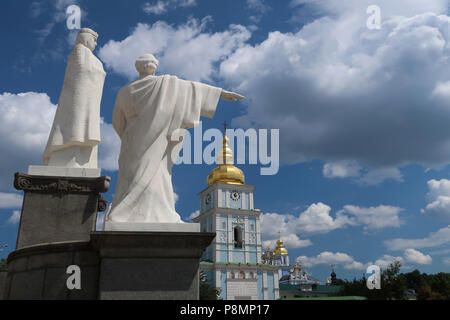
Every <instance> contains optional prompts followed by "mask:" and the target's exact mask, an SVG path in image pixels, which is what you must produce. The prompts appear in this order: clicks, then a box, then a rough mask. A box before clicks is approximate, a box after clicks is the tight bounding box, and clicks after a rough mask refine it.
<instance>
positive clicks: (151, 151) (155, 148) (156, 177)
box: [106, 75, 222, 223]
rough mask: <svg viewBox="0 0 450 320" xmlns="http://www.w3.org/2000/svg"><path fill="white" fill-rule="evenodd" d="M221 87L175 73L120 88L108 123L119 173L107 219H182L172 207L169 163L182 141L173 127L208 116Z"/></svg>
mask: <svg viewBox="0 0 450 320" xmlns="http://www.w3.org/2000/svg"><path fill="white" fill-rule="evenodd" d="M221 92H222V89H220V88H216V87H213V86H209V85H206V84H202V83H199V82H194V81H185V80H181V79H178V78H177V77H175V76H170V75H164V76H153V75H149V76H146V77H143V78H140V79H138V80H136V81H134V82H132V83H130V84H128V85H126V86H125V87H123V88H121V89H120V91H119V93H118V95H117V99H116V104H115V107H114V113H113V127H114V129H115V130H116V132H117V133H118V135H119V136H120V138H121V140H122V144H121V150H120V156H119V174H118V180H117V185H116V190H115V193H114V199H113V201H112V204H111V208H110V210H109V212H108V213H107V215H106V221H114V222H152V223H153V222H160V223H162V222H166V223H179V222H182V221H181V219H180V216H179V215H178V213H177V212H176V211H175V200H174V193H173V187H172V166H173V162H172V161H175V160H176V159H171V155H172V154H176V155H178V153H179V151H180V149H181V143H179V142H178V141H171V136H172V133H173V132H174V131H175V130H177V129H178V130H179V129H187V128H192V127H194V126H195V125H196V123H198V121H199V120H200V116H205V117H209V118H212V117H213V115H214V113H215V110H216V107H217V103H218V101H219V98H220V94H221Z"/></svg>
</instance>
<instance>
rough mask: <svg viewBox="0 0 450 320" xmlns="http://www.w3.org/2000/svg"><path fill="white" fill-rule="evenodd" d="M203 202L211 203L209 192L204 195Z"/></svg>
mask: <svg viewBox="0 0 450 320" xmlns="http://www.w3.org/2000/svg"><path fill="white" fill-rule="evenodd" d="M205 203H206V204H210V203H211V193H208V194H207V195H206V197H205Z"/></svg>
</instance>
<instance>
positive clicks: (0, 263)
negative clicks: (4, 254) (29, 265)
mask: <svg viewBox="0 0 450 320" xmlns="http://www.w3.org/2000/svg"><path fill="white" fill-rule="evenodd" d="M7 270H8V264H7V263H6V259H5V258H2V259H1V260H0V271H7Z"/></svg>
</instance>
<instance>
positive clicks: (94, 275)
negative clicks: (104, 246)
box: [5, 241, 99, 300]
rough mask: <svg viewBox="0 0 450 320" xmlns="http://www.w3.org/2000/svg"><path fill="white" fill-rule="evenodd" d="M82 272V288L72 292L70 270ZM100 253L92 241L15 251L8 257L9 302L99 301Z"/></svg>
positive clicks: (6, 295)
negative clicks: (77, 269) (68, 282)
mask: <svg viewBox="0 0 450 320" xmlns="http://www.w3.org/2000/svg"><path fill="white" fill-rule="evenodd" d="M70 265H77V266H79V267H80V270H81V289H80V290H77V289H74V290H69V289H68V288H67V285H66V283H67V279H68V277H69V276H70V275H69V274H67V273H66V270H67V267H68V266H70ZM98 266H99V257H98V252H97V251H95V250H93V249H92V247H91V245H90V242H88V241H84V242H83V241H78V242H68V243H57V244H44V245H36V246H31V247H26V248H23V249H19V250H16V251H13V252H12V253H11V254H10V255H9V256H8V276H7V283H6V290H5V299H13V300H16V299H32V300H39V299H51V300H59V299H61V300H68V299H69V300H70V299H77V300H79V299H90V300H93V299H96V298H97V287H98Z"/></svg>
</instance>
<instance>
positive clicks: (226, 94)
mask: <svg viewBox="0 0 450 320" xmlns="http://www.w3.org/2000/svg"><path fill="white" fill-rule="evenodd" d="M220 96H221V97H222V98H223V99H225V100H229V101H237V100H238V99H245V97H244V96H242V95H240V94H238V93H235V92H231V91H226V90H223V89H222V93H221V94H220Z"/></svg>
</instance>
